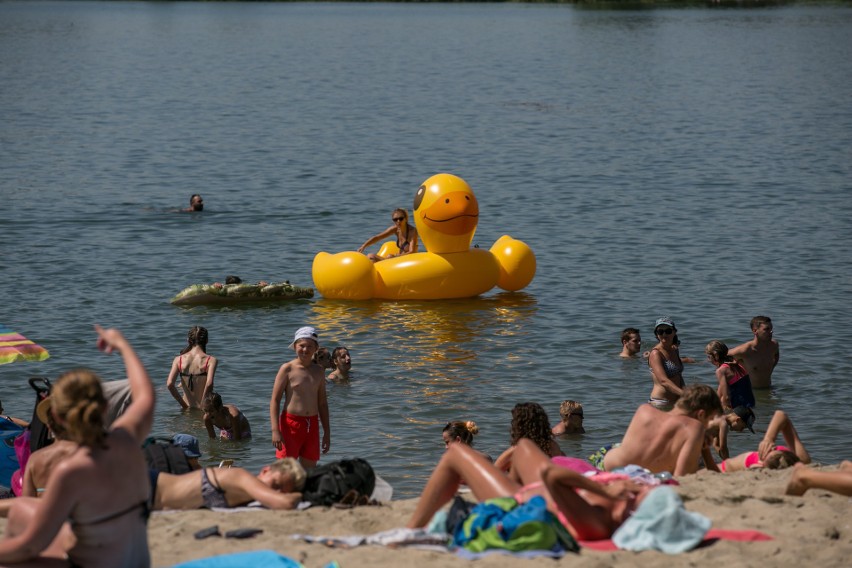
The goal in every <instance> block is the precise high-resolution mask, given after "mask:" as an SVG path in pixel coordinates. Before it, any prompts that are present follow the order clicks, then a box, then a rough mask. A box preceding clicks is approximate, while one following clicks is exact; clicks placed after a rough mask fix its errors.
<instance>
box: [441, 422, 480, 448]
mask: <svg viewBox="0 0 852 568" xmlns="http://www.w3.org/2000/svg"><path fill="white" fill-rule="evenodd" d="M443 431H444V432H446V433H447V434H448V435H449V436H450V438H451V439H452V440H455V439H456V438H458V439H459V441H461V443H462V444H464V445H465V446H473V437H474V436H476V435H477V434H478V433H479V426H477V425H476V422H474V421H473V420H466V421H463V420H456V421H454V422H447V425H446V426H444V430H443Z"/></svg>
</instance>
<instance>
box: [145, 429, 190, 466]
mask: <svg viewBox="0 0 852 568" xmlns="http://www.w3.org/2000/svg"><path fill="white" fill-rule="evenodd" d="M142 451H143V453H144V454H145V461H147V462H148V467H149V468H151V469H155V470H157V471H159V472H162V473H173V474H175V475H179V474H181V473H189V472H190V471H192V467H191V466H190V465H189V460H188V459H187V457H186V454H185V453H183V448H181V447H180V446H177V445H175V444H174V443H173V442H172V441H171V440H170V439H168V438H154V437H150V438H148V439H147V440H145V444H143V446H142Z"/></svg>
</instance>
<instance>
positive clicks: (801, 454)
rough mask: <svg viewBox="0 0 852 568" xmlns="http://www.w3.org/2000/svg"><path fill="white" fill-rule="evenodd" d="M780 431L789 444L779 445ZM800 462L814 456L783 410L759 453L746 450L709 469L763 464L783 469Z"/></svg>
mask: <svg viewBox="0 0 852 568" xmlns="http://www.w3.org/2000/svg"><path fill="white" fill-rule="evenodd" d="M779 432H780V433H782V434H783V435H784V441H785V442H786V443H787V446H789V447H787V446H776V445H775V438H776V437H777V436H778V433H779ZM798 462H802V463H811V456H810V455H809V454H808V451H807V450H806V449H805V446H804V444H802V440H801V439H799V434H798V433H797V432H796V429H795V428H794V427H793V423H792V422H791V421H790V418H789V417H788V416H787V414H785V413H784V411H782V410H776V411H775V414H774V415H773V416H772V421H770V423H769V427H768V428H767V429H766V435H765V436H764V437H763V440H762V441H761V442H760V446H758V450H757V451H756V452H745V453H742V454H740V455H738V456H734V457H732V458H728V459H726V460H724V461H722V463H720V464H717V468H714V467H713V466H712V465H709V464H708V465H709V467H708V469H710V470H714V469H715V470H716V471H721V472H723V473H727V472H731V471H744V470H746V469H754V468H761V467H765V468H768V469H783V468H785V467H790V466H792V465H793V464H795V463H798ZM710 463H711V464H712V462H710Z"/></svg>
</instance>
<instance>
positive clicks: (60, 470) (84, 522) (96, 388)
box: [0, 326, 155, 568]
mask: <svg viewBox="0 0 852 568" xmlns="http://www.w3.org/2000/svg"><path fill="white" fill-rule="evenodd" d="M95 330H96V331H97V334H98V341H97V345H98V348H99V349H100V350H101V351H103V352H105V353H111V352H113V351H116V352H118V353H119V354H121V357H122V359H123V360H124V365H125V367H126V369H127V378H128V380H129V384H130V389H131V392H132V400H133V401H132V402H131V403H130V405H129V406H128V407H127V409H126V410H125V412H124V414H122V415H121V416H119V417H118V418H117V419H116V420H115V422H113V423H112V426H110V428H109V429H107V428H106V426H105V413H106V409H107V402H106V399H105V397H104V394H103V390H102V389H101V382H100V379H99V378H98V377H97V376H96V375H95V374H94V373H92V372H91V371H89V370H86V369H77V370H73V371H69V372H67V373H64V374H63V375H62V376H60V377H59V379H57V381H56V382H55V383H54V384H53V388H52V389H51V395H50V398H48V399H47V400H48V401H50V404H49V408H46V411H47V412H51V413H52V414H53V417H54V418H55V419H56V421H57V422H58V423H59V424H60V425H61V427H62V428H63V429H64V431H65V437H66V438H67V440H69V441H70V442H72V443H74V444H75V445H76V447H75V448H74V450H73V451H72V452H71V454H70V455H69V456H68V457H67V458H66V459H64V460H63V461H62V462H61V463H59V464H58V465H57V466H56V467H55V468H54V470H53V473H52V474H51V476H50V480H49V483H48V485H47V488H46V489H45V491H44V495H43V497H42V498H41V499H34V498H29V497H19V498H17V499H15V500H14V501H15V502H14V504H13V505H12V507H11V509H10V511H9V520H8V524H7V526H6V531H5V532H6V537H5V539H4V540H2V541H0V564H4V565H5V564H7V563H14V562H24V561H27V560H34V561H36V562H34V563H33V564H37V565H39V566H48V565H49V566H62V565H64V566H86V567H87V568H110V567H113V566H124V567H128V568H134V567H139V568H142V567H148V566H150V565H151V556H150V553H149V551H148V531H147V519H148V510H149V509H148V493H149V491H150V486H149V481H148V466H147V464H146V463H145V458H144V456H143V455H142V449H141V447H142V443H143V442H144V441H145V438H146V437H147V436H148V433H149V432H150V431H151V424H152V422H153V420H154V398H155V396H154V388H153V386H152V385H151V381H150V379H149V378H148V373H147V372H146V371H145V367H143V365H142V362H141V361H140V360H139V357H138V356H137V355H136V352H135V351H134V350H133V348H132V347H131V346H130V343H129V342H128V341H127V340H126V339H125V338H124V336H123V335H122V334H121V333H120V332H119V331H117V330H114V329H102V328H101V327H100V326H96V327H95Z"/></svg>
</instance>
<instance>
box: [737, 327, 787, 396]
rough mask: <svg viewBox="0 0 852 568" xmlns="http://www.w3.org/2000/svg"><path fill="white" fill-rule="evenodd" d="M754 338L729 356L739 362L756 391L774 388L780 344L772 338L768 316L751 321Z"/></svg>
mask: <svg viewBox="0 0 852 568" xmlns="http://www.w3.org/2000/svg"><path fill="white" fill-rule="evenodd" d="M751 331H752V333H753V334H754V338H753V339H752V340H751V341H746V342H745V343H743V344H742V345H737V346H736V347H734V348H732V349H731V350H729V351H728V355H730V356H731V357H733V358H734V359H735V360H737V361H739V362H740V364H742V366H743V367H745V370H746V371H748V375H749V377H751V386H752V388H755V389H768V388H769V387H771V386H772V371H773V370H774V369H775V365H777V364H778V358H779V353H778V342H777V341H775V340H774V339H773V338H772V320H771V319H769V318H768V317H766V316H756V317H753V318H752V319H751Z"/></svg>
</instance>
